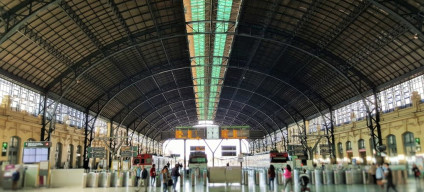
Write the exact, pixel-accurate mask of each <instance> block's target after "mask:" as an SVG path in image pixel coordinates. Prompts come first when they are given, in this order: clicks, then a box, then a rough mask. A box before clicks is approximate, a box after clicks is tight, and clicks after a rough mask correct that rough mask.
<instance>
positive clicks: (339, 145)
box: [337, 142, 343, 158]
mask: <svg viewBox="0 0 424 192" xmlns="http://www.w3.org/2000/svg"><path fill="white" fill-rule="evenodd" d="M337 148H338V149H337V151H338V153H339V158H343V144H342V142H340V143H338V144H337Z"/></svg>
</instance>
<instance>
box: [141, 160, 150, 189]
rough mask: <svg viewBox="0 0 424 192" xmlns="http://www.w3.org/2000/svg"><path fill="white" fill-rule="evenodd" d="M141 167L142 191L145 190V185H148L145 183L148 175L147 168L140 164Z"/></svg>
mask: <svg viewBox="0 0 424 192" xmlns="http://www.w3.org/2000/svg"><path fill="white" fill-rule="evenodd" d="M141 169H142V171H141V179H142V180H143V186H144V191H147V187H148V185H147V176H148V174H147V169H146V168H144V165H142V166H141Z"/></svg>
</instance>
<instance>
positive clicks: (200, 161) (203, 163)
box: [188, 151, 208, 169]
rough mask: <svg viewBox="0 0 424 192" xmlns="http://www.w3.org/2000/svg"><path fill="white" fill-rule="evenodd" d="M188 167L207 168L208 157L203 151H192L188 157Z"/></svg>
mask: <svg viewBox="0 0 424 192" xmlns="http://www.w3.org/2000/svg"><path fill="white" fill-rule="evenodd" d="M188 167H189V168H190V169H192V168H207V167H208V157H207V156H206V153H205V152H203V151H196V152H191V153H190V155H189V158H188Z"/></svg>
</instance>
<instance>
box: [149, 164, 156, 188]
mask: <svg viewBox="0 0 424 192" xmlns="http://www.w3.org/2000/svg"><path fill="white" fill-rule="evenodd" d="M155 166H156V165H155V164H153V165H152V168H150V185H151V186H155V181H156V168H155Z"/></svg>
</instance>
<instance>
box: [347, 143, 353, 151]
mask: <svg viewBox="0 0 424 192" xmlns="http://www.w3.org/2000/svg"><path fill="white" fill-rule="evenodd" d="M346 151H352V142H350V141H347V142H346Z"/></svg>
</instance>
